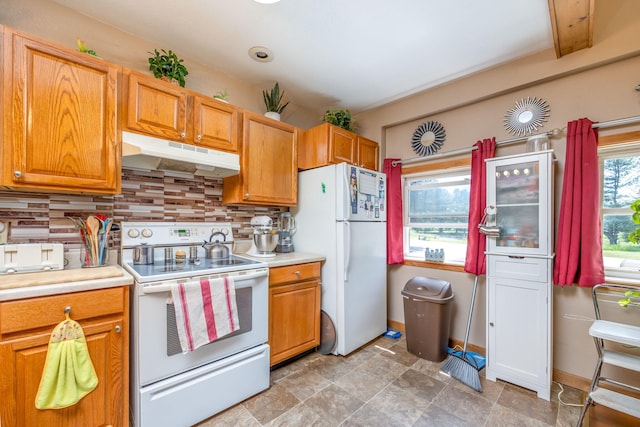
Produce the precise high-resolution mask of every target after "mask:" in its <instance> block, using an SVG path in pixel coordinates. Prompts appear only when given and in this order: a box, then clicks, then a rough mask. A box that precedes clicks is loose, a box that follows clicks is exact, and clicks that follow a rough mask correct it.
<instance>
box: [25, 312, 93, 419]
mask: <svg viewBox="0 0 640 427" xmlns="http://www.w3.org/2000/svg"><path fill="white" fill-rule="evenodd" d="M97 386H98V376H97V375H96V371H95V369H94V367H93V363H91V357H90V356H89V348H88V347H87V341H86V340H85V338H84V333H83V331H82V327H81V326H80V325H79V324H78V322H76V321H74V320H71V319H70V318H69V315H67V318H66V320H64V321H63V322H61V323H59V324H58V325H57V326H56V327H55V328H54V330H53V332H52V333H51V339H50V340H49V348H48V349H47V359H46V361H45V363H44V369H43V370H42V378H41V379H40V386H39V387H38V393H37V394H36V408H38V409H61V408H66V407H68V406H72V405H75V404H76V403H78V402H79V401H80V399H82V398H83V397H85V396H86V395H87V394H89V393H90V392H91V391H92V390H93V389H95V388H96V387H97Z"/></svg>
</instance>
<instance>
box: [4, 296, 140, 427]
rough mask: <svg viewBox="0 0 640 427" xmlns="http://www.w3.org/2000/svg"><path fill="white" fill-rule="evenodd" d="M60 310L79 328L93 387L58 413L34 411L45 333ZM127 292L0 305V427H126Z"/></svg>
mask: <svg viewBox="0 0 640 427" xmlns="http://www.w3.org/2000/svg"><path fill="white" fill-rule="evenodd" d="M65 307H71V318H72V319H73V320H76V321H77V322H78V323H80V325H81V326H82V329H83V331H84V335H85V338H86V341H87V346H88V348H89V354H90V357H91V361H92V363H93V366H94V368H95V371H96V374H97V376H98V386H97V387H96V389H94V390H93V391H92V392H90V393H89V394H88V395H86V396H85V397H84V398H83V399H81V400H80V401H79V402H78V403H77V404H75V405H73V406H70V407H68V408H63V409H47V410H39V409H36V407H35V397H36V394H37V392H38V386H39V384H40V378H41V376H42V370H43V367H44V364H45V360H46V356H47V348H48V343H49V339H50V336H51V335H50V334H51V331H52V330H53V328H54V327H55V326H56V325H57V324H58V323H59V322H60V321H62V320H64V309H65ZM128 318H129V288H128V287H117V288H109V289H101V290H95V291H85V292H77V293H70V294H63V295H54V296H48V297H38V298H30V299H24V300H15V301H7V302H2V303H0V321H1V322H2V323H0V334H1V335H0V364H1V366H2V370H0V395H1V396H2V399H0V425H2V426H3V427H26V426H48V427H63V426H121V427H124V426H128V425H129V414H128V412H129V363H128V354H129V321H128Z"/></svg>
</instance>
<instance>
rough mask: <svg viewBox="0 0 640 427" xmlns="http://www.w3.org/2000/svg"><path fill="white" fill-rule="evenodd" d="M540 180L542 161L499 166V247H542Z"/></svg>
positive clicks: (497, 189)
mask: <svg viewBox="0 0 640 427" xmlns="http://www.w3.org/2000/svg"><path fill="white" fill-rule="evenodd" d="M539 181H540V177H539V164H538V162H525V163H516V164H511V165H505V166H498V167H496V208H497V210H496V222H497V225H498V227H500V237H499V238H497V239H496V246H502V247H521V248H538V247H539V244H540V223H539V221H540V219H539V204H540V192H539V189H540V185H539Z"/></svg>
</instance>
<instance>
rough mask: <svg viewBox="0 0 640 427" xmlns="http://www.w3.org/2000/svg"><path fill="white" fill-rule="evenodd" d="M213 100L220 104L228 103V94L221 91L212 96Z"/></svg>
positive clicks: (225, 91)
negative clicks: (220, 102)
mask: <svg viewBox="0 0 640 427" xmlns="http://www.w3.org/2000/svg"><path fill="white" fill-rule="evenodd" d="M213 98H214V99H217V100H218V101H222V102H229V93H228V92H227V90H226V89H225V90H221V91H219V92H216V94H215V95H213Z"/></svg>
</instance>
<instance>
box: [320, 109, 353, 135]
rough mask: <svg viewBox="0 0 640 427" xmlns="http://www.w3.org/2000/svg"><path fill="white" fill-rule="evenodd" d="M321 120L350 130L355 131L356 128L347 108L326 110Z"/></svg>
mask: <svg viewBox="0 0 640 427" xmlns="http://www.w3.org/2000/svg"><path fill="white" fill-rule="evenodd" d="M322 121H323V122H327V123H330V124H332V125H335V126H338V127H341V128H342V129H345V130H348V131H351V132H355V131H356V128H357V125H356V121H355V120H353V118H352V117H351V112H350V111H349V110H327V111H326V112H325V113H324V116H322Z"/></svg>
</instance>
